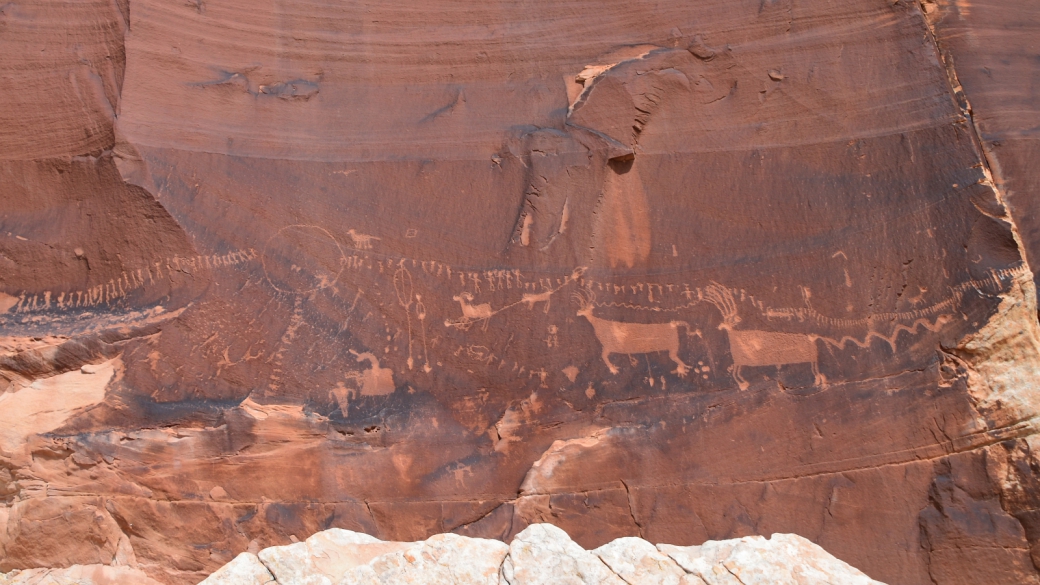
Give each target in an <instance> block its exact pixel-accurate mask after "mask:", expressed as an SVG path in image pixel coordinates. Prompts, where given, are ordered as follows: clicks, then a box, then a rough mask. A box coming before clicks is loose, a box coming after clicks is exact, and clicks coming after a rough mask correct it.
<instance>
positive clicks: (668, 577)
mask: <svg viewBox="0 0 1040 585" xmlns="http://www.w3.org/2000/svg"><path fill="white" fill-rule="evenodd" d="M592 553H593V554H594V555H596V556H598V557H599V558H600V559H601V560H602V561H603V562H604V563H606V565H607V566H608V567H610V570H611V571H614V573H615V574H616V575H617V576H618V577H621V578H622V579H623V580H624V581H625V582H626V583H629V584H630V585H700V584H701V583H703V581H701V580H700V578H698V577H694V576H692V575H687V574H686V571H684V570H682V569H681V568H680V567H679V565H677V564H676V563H675V561H673V560H672V559H670V558H668V557H667V556H666V555H664V554H661V553H660V552H659V551H658V550H657V548H656V547H654V545H652V544H650V543H649V542H647V541H645V540H643V539H642V538H635V537H625V538H618V539H615V540H613V541H611V542H609V543H607V544H604V545H603V546H601V547H599V548H597V549H596V550H594V551H592Z"/></svg>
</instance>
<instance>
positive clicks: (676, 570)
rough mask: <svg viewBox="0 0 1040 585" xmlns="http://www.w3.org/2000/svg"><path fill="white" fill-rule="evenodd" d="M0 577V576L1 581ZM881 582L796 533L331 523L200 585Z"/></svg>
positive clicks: (247, 556) (248, 557) (238, 561)
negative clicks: (511, 530) (688, 539)
mask: <svg viewBox="0 0 1040 585" xmlns="http://www.w3.org/2000/svg"><path fill="white" fill-rule="evenodd" d="M0 583H2V581H0ZM268 583H280V584H282V585H379V584H382V585H403V584H412V585H441V584H443V585H625V584H628V585H738V584H739V585H824V584H829V585H839V584H840V585H881V584H880V583H879V582H878V581H874V580H872V579H870V578H869V577H867V576H866V575H864V574H863V573H861V572H860V571H858V570H856V569H855V568H853V567H851V566H849V565H848V564H846V563H844V562H842V561H840V560H838V559H836V558H834V557H832V556H831V555H829V554H827V552H826V551H824V550H823V549H822V548H820V547H819V546H817V545H815V544H813V543H811V542H809V541H808V540H806V539H804V538H802V537H800V536H798V535H794V534H774V535H772V537H770V538H769V539H765V538H762V537H761V536H746V537H744V538H739V539H733V540H726V541H719V542H715V541H709V542H706V543H704V544H703V545H701V546H687V547H682V546H672V545H667V544H660V545H657V546H656V547H655V546H654V545H652V544H650V543H649V542H647V541H645V540H643V539H641V538H636V537H625V538H619V539H617V540H614V541H612V542H610V543H608V544H605V545H603V546H601V547H599V548H597V549H595V550H593V551H587V550H585V549H583V548H582V547H580V546H579V545H578V544H576V543H575V542H574V541H572V540H571V539H570V538H569V537H568V536H567V533H566V532H564V531H562V530H560V529H559V528H556V527H555V526H552V525H551V524H533V525H531V526H528V527H527V528H526V529H524V530H523V531H522V532H520V533H519V534H517V535H516V537H515V538H514V539H513V542H512V543H510V544H509V546H508V547H507V546H506V545H504V544H502V543H501V542H498V541H494V540H486V539H481V538H467V537H463V536H458V535H455V534H439V535H436V536H433V537H430V538H429V539H427V540H426V541H424V542H413V543H404V542H383V541H380V540H377V539H375V538H372V537H370V536H368V535H365V534H358V533H355V532H350V531H346V530H339V529H335V528H333V529H331V530H327V531H325V532H320V533H318V534H315V535H314V536H312V537H310V538H308V539H307V540H306V541H305V542H300V543H296V544H291V545H288V546H280V547H273V548H268V549H264V550H262V551H260V554H259V555H255V554H252V553H248V552H246V553H242V554H241V555H239V556H238V557H236V558H235V560H233V561H231V562H230V563H228V564H227V565H225V566H224V567H221V568H220V569H219V570H217V571H216V572H215V573H213V574H212V575H210V576H209V577H208V578H207V579H206V580H204V581H203V582H202V583H201V584H200V585H266V584H268Z"/></svg>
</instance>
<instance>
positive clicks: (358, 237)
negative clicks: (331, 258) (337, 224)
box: [347, 229, 379, 250]
mask: <svg viewBox="0 0 1040 585" xmlns="http://www.w3.org/2000/svg"><path fill="white" fill-rule="evenodd" d="M347 235H348V236H350V239H351V240H352V241H353V242H354V247H355V248H357V249H358V250H371V249H372V240H378V239H379V238H377V237H375V236H370V235H368V234H359V233H358V232H356V231H354V230H353V229H349V230H347Z"/></svg>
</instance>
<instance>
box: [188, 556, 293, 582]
mask: <svg viewBox="0 0 1040 585" xmlns="http://www.w3.org/2000/svg"><path fill="white" fill-rule="evenodd" d="M274 582H275V580H274V575H272V574H271V572H270V571H268V570H267V567H265V566H264V564H263V563H261V562H260V559H259V558H258V557H257V556H256V555H254V554H253V553H248V552H244V553H242V554H240V555H238V556H237V557H235V558H234V560H232V561H231V562H230V563H228V564H226V565H224V566H223V567H221V568H220V569H219V570H218V571H217V572H216V573H213V574H212V575H210V576H209V577H207V578H206V580H205V581H203V582H202V583H199V585H268V584H269V583H274Z"/></svg>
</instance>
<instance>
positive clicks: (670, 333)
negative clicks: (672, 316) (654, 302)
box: [575, 291, 700, 377]
mask: <svg viewBox="0 0 1040 585" xmlns="http://www.w3.org/2000/svg"><path fill="white" fill-rule="evenodd" d="M595 298H596V297H595V295H593V294H592V292H591V291H586V293H585V294H584V295H582V294H577V295H575V299H577V301H578V305H579V308H578V316H579V317H585V319H586V320H587V321H588V322H589V323H590V324H591V325H592V329H593V330H594V331H595V332H596V339H598V340H599V343H600V345H601V346H602V347H603V352H602V354H601V356H602V358H603V361H604V363H606V364H607V368H609V369H610V373H611V374H616V373H618V369H617V367H615V366H614V364H613V363H611V361H610V354H612V353H623V354H628V355H632V354H637V353H654V352H658V351H667V352H668V357H669V358H671V360H672V361H673V362H675V363H676V367H675V369H674V370H672V373H673V374H678V375H679V376H680V377H683V376H686V374H687V372H689V371H690V366H688V365H686V364H685V363H683V361H682V360H681V359H679V327H680V326H682V327H685V328H686V334H687V335H700V331H695V330H691V329H690V324H689V323H686V322H685V321H672V322H670V323H625V322H622V321H609V320H607V319H600V318H599V317H596V316H595V315H593V314H592V311H593V309H594V308H595V307H594V304H593V301H594V300H595Z"/></svg>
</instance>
